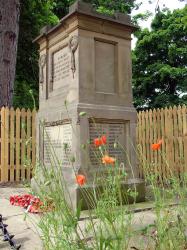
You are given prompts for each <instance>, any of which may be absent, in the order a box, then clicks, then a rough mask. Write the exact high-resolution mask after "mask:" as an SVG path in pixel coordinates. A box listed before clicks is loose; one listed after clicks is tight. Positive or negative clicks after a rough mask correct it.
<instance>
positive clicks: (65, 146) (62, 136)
mask: <svg viewBox="0 0 187 250" xmlns="http://www.w3.org/2000/svg"><path fill="white" fill-rule="evenodd" d="M71 148H72V131H71V125H70V124H64V125H58V126H49V127H45V131H44V162H45V164H46V165H50V164H51V163H53V164H57V163H58V162H60V164H61V165H62V167H66V166H69V165H70V160H69V159H70V156H71ZM54 159H55V160H54Z"/></svg>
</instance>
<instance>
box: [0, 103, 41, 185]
mask: <svg viewBox="0 0 187 250" xmlns="http://www.w3.org/2000/svg"><path fill="white" fill-rule="evenodd" d="M35 129H36V111H35V110H33V111H32V112H31V110H29V109H28V110H25V109H21V110H20V109H19V108H17V109H16V110H14V109H13V108H10V109H9V108H8V107H2V108H1V109H0V182H1V183H4V182H19V181H23V180H28V181H29V180H30V179H31V177H32V173H33V167H34V166H35V161H36V156H35V154H36V150H35V147H36V131H35Z"/></svg>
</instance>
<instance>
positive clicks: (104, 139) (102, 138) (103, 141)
mask: <svg viewBox="0 0 187 250" xmlns="http://www.w3.org/2000/svg"><path fill="white" fill-rule="evenodd" d="M101 143H102V145H106V136H105V135H103V136H101Z"/></svg>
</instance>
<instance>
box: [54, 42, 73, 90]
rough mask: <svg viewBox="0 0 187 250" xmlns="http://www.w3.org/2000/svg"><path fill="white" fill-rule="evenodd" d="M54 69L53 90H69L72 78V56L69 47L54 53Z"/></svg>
mask: <svg viewBox="0 0 187 250" xmlns="http://www.w3.org/2000/svg"><path fill="white" fill-rule="evenodd" d="M52 69H53V70H52V79H53V90H55V89H59V88H67V87H68V86H69V78H70V76H71V55H70V51H69V48H68V47H67V46H66V47H64V48H62V49H60V50H58V51H56V52H55V53H53V60H52Z"/></svg>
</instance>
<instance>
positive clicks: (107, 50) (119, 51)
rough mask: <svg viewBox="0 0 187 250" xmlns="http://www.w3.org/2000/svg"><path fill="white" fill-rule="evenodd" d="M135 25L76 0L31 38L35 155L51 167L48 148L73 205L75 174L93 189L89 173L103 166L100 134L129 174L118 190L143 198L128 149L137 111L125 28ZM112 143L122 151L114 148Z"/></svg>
mask: <svg viewBox="0 0 187 250" xmlns="http://www.w3.org/2000/svg"><path fill="white" fill-rule="evenodd" d="M135 29H136V27H135V26H133V25H132V23H131V20H130V17H129V16H128V15H125V14H121V13H115V15H114V16H107V15H103V14H100V13H97V12H96V11H95V10H94V8H93V7H92V5H91V4H88V3H85V2H82V1H77V2H75V3H74V4H73V5H72V6H70V8H69V14H68V15H66V16H65V17H64V18H62V19H61V20H60V22H59V24H58V25H56V26H54V27H49V26H46V27H44V28H43V29H42V30H41V34H40V35H39V36H38V37H37V38H36V39H35V42H37V43H38V44H39V46H40V50H39V51H40V59H39V68H40V77H39V86H40V87H39V92H40V97H39V98H40V100H39V113H38V121H39V122H38V140H39V149H38V152H39V159H40V161H42V162H43V163H44V164H45V165H46V166H49V167H50V150H49V147H50V146H52V147H53V149H54V151H55V153H56V155H57V157H58V159H59V162H60V165H61V171H62V173H63V176H64V179H65V180H66V182H67V183H66V184H67V185H66V186H67V188H68V192H69V193H70V196H71V200H72V202H73V207H74V208H75V207H77V204H78V202H79V200H80V199H81V197H82V195H81V191H80V187H79V186H78V185H77V184H76V181H75V173H76V174H84V175H85V176H86V179H87V182H86V185H85V186H84V188H87V189H89V190H92V189H94V188H95V187H94V185H93V180H94V178H95V176H99V175H100V174H101V173H102V172H105V169H106V166H105V165H103V164H102V162H99V161H98V159H97V158H96V157H95V154H94V152H93V151H94V150H93V140H94V138H97V137H100V136H101V135H106V137H107V148H108V154H109V155H110V156H112V157H115V158H116V159H117V160H118V162H119V164H120V166H121V168H124V169H125V171H126V172H127V174H128V175H127V179H126V180H125V181H124V183H122V188H125V185H126V186H128V185H135V186H136V188H137V192H138V197H137V201H142V200H143V199H144V184H143V181H142V180H140V179H138V168H137V159H136V153H135V149H134V147H135V144H136V142H135V138H136V134H135V133H136V119H137V113H136V110H135V108H134V107H133V103H132V101H133V96H132V86H131V78H132V73H131V71H132V70H131V34H132V32H133V31H134V30H135ZM81 112H85V115H84V116H80V113H81ZM40 121H42V126H43V128H42V129H41V125H39V124H40ZM39 127H40V129H39ZM88 142H90V144H89V143H88ZM116 142H117V143H118V144H120V145H121V146H122V147H124V148H125V150H126V153H125V152H123V150H122V149H121V148H120V147H114V145H115V143H116ZM82 145H86V147H85V148H84V149H82ZM127 155H128V157H127ZM72 157H74V159H75V160H74V163H73V164H72V162H71V160H70V159H71V158H72ZM127 158H129V159H130V164H129V161H128V159H127ZM72 165H73V166H74V167H73V166H72ZM83 208H86V204H85V205H84V206H83Z"/></svg>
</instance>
